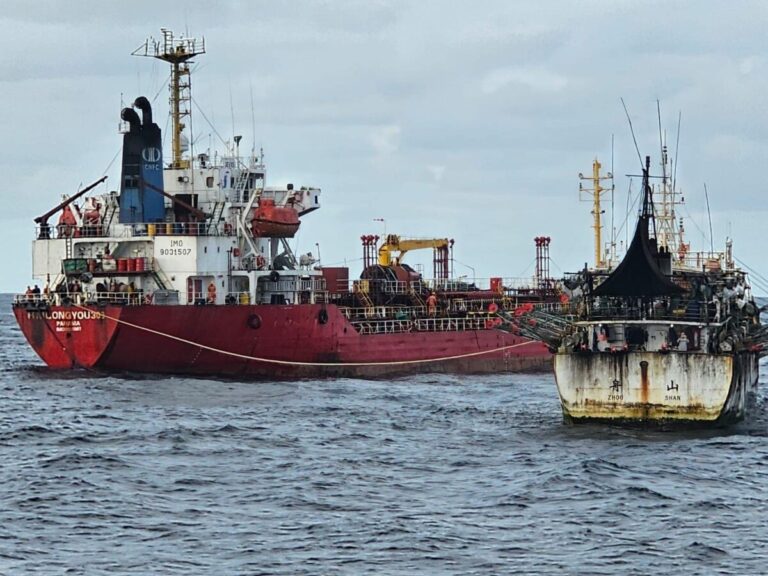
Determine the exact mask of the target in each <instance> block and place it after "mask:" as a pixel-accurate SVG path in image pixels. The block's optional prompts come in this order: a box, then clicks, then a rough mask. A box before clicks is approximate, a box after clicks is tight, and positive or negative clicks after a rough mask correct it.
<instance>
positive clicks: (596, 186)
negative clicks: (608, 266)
mask: <svg viewBox="0 0 768 576" xmlns="http://www.w3.org/2000/svg"><path fill="white" fill-rule="evenodd" d="M600 168H602V165H601V164H600V162H598V160H597V158H595V161H594V162H593V163H592V177H591V178H590V177H588V176H584V175H583V174H582V173H579V180H591V181H592V188H584V187H583V186H582V184H581V182H579V196H581V193H582V192H585V193H587V194H591V195H592V215H593V216H594V222H593V224H592V228H593V229H594V231H595V268H602V267H604V266H605V262H604V261H603V256H602V252H603V246H602V227H603V224H602V222H601V215H602V214H603V212H605V210H602V209H601V207H600V195H601V194H602V193H603V192H609V191H611V190H613V182H611V186H610V187H608V188H603V187H602V186H601V185H600V182H601V181H603V180H613V174H612V173H611V172H608V174H606V175H605V176H600Z"/></svg>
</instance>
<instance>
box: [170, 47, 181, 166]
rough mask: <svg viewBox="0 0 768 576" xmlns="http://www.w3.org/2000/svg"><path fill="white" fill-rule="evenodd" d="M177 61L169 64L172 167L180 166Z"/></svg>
mask: <svg viewBox="0 0 768 576" xmlns="http://www.w3.org/2000/svg"><path fill="white" fill-rule="evenodd" d="M179 73H180V71H179V63H178V62H172V64H171V120H172V121H173V144H172V145H173V167H174V168H181V162H182V159H181V131H182V130H183V129H184V126H182V124H181V114H180V111H179Z"/></svg>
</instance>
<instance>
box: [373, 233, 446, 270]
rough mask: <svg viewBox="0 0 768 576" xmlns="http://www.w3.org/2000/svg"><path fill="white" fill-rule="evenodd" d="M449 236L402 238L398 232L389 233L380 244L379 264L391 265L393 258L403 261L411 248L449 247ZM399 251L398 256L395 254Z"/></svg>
mask: <svg viewBox="0 0 768 576" xmlns="http://www.w3.org/2000/svg"><path fill="white" fill-rule="evenodd" d="M449 246H450V240H448V238H420V239H417V238H400V236H398V235H397V234H389V235H388V236H387V237H386V239H385V240H384V242H383V243H382V245H381V246H379V265H380V266H391V265H392V262H393V260H397V262H402V260H403V258H404V257H405V254H406V253H407V252H409V251H411V250H423V249H425V248H448V247H449ZM394 252H397V253H398V254H397V256H396V257H395V256H394V254H393V253H394Z"/></svg>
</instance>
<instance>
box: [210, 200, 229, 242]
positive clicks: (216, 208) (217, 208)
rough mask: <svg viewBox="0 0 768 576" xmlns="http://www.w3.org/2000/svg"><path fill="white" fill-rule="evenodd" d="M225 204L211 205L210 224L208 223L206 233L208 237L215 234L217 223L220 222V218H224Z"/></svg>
mask: <svg viewBox="0 0 768 576" xmlns="http://www.w3.org/2000/svg"><path fill="white" fill-rule="evenodd" d="M226 205H227V203H226V202H216V203H215V204H214V205H213V212H211V219H210V222H208V230H207V233H208V235H209V236H210V235H211V234H212V233H214V232H216V230H217V229H218V226H219V222H220V221H221V218H222V216H224V208H225V207H226Z"/></svg>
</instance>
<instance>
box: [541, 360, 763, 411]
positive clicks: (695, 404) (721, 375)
mask: <svg viewBox="0 0 768 576" xmlns="http://www.w3.org/2000/svg"><path fill="white" fill-rule="evenodd" d="M555 378H556V382H557V388H558V393H559V395H560V400H561V404H562V409H563V416H564V418H565V420H566V421H567V422H584V421H598V422H599V421H602V422H610V423H630V424H632V423H634V424H638V423H640V424H643V423H655V424H665V423H672V424H675V423H677V424H685V425H696V424H714V425H720V424H723V423H726V421H728V422H730V421H734V420H738V419H740V418H741V417H743V415H744V413H745V409H746V402H747V396H748V395H747V391H748V390H750V389H751V388H752V387H753V386H754V385H755V384H756V381H757V355H756V354H754V353H739V354H691V353H675V352H670V353H667V354H658V353H654V352H626V353H625V352H622V353H615V354H610V353H609V354H593V353H589V354H557V355H556V356H555Z"/></svg>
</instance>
